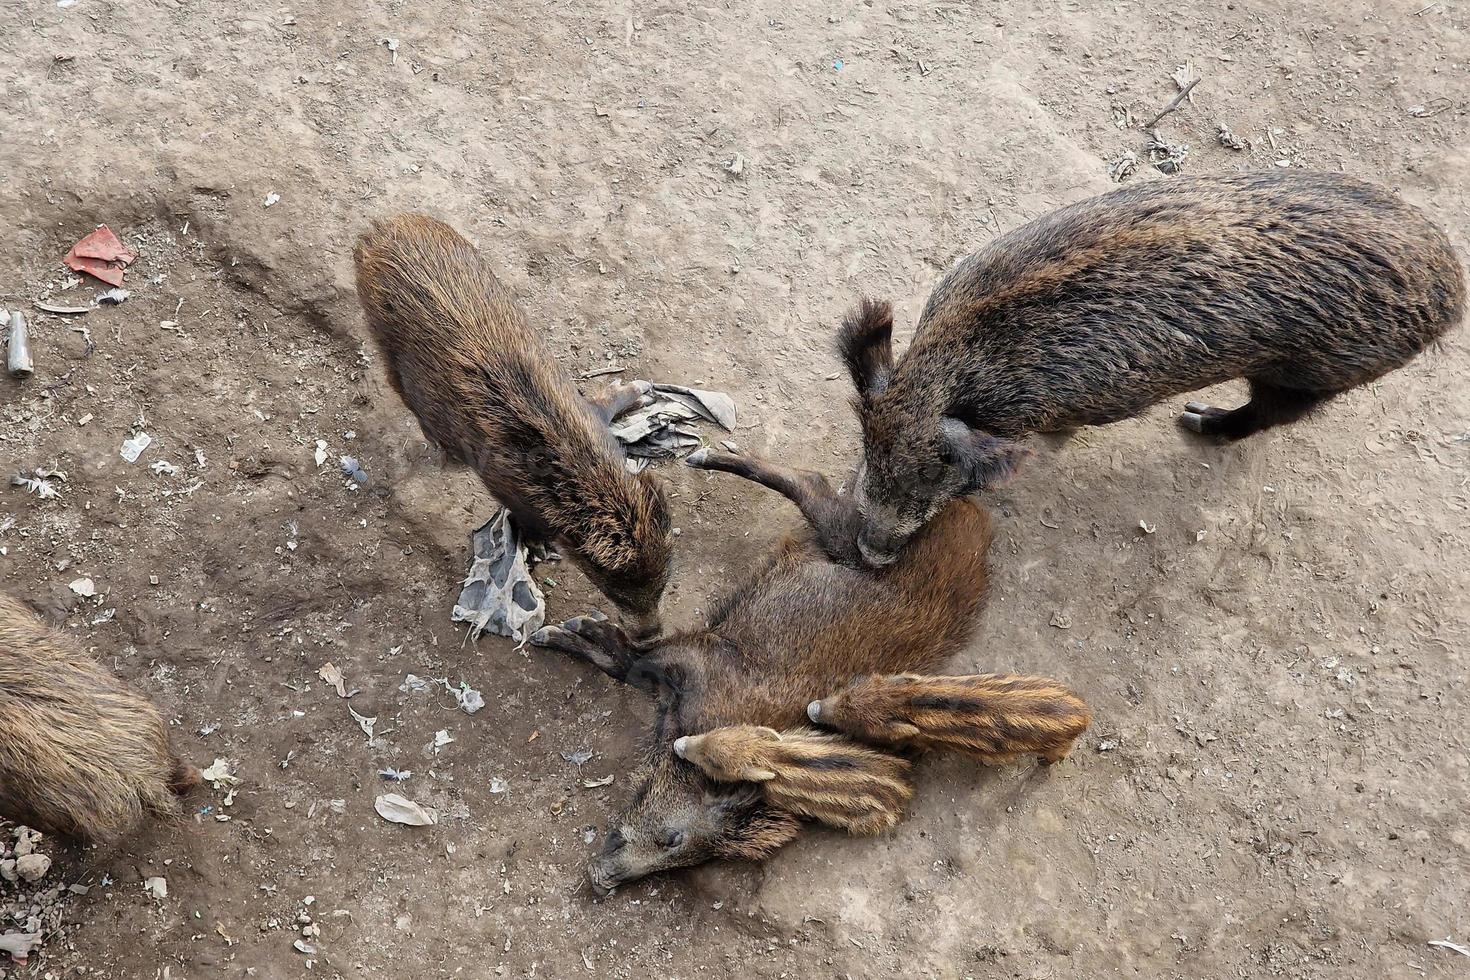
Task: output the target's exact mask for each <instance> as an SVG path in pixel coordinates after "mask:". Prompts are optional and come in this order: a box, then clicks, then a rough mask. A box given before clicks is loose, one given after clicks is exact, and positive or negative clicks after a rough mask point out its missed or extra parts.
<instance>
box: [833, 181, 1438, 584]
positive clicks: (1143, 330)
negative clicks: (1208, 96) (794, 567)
mask: <svg viewBox="0 0 1470 980" xmlns="http://www.w3.org/2000/svg"><path fill="white" fill-rule="evenodd" d="M1465 303H1466V285H1465V275H1464V271H1463V269H1462V268H1461V264H1460V261H1459V259H1458V258H1457V257H1456V255H1455V252H1454V249H1453V248H1452V247H1451V245H1450V242H1449V240H1448V239H1447V238H1446V236H1445V234H1444V233H1443V232H1442V231H1441V230H1440V229H1439V228H1438V227H1437V226H1436V225H1435V224H1434V223H1433V222H1432V221H1430V220H1429V219H1428V218H1427V217H1426V216H1425V215H1424V214H1423V212H1421V211H1420V210H1418V209H1417V208H1414V207H1412V206H1410V205H1408V204H1406V203H1405V202H1404V201H1403V200H1401V199H1399V198H1398V197H1396V196H1394V195H1393V194H1392V193H1390V192H1389V191H1387V190H1385V189H1383V188H1380V187H1377V186H1374V185H1372V184H1368V183H1365V182H1363V181H1359V180H1356V179H1353V178H1350V177H1346V176H1343V175H1339V174H1323V173H1307V172H1301V171H1295V170H1293V171H1289V172H1288V171H1279V170H1277V171H1269V172H1262V173H1241V174H1229V175H1212V176H1201V177H1189V178H1179V179H1175V180H1154V181H1146V182H1142V183H1139V184H1136V185H1134V186H1130V187H1127V188H1124V189H1121V190H1117V191H1114V192H1112V193H1110V194H1104V195H1102V196H1100V197H1095V198H1092V199H1089V200H1085V201H1080V202H1077V203H1075V204H1070V205H1068V206H1066V207H1063V208H1061V209H1059V210H1057V211H1056V212H1054V213H1052V214H1049V215H1046V216H1044V217H1041V218H1038V219H1037V220H1035V221H1032V222H1031V223H1029V224H1027V225H1024V226H1023V227H1021V228H1018V229H1016V230H1014V231H1011V232H1009V233H1007V234H1006V235H1003V236H1002V237H1000V238H998V239H996V240H994V241H993V242H991V243H990V244H988V245H987V246H986V247H985V248H983V249H982V250H980V251H979V252H977V253H976V254H974V255H972V256H970V257H969V258H967V259H965V260H964V261H962V262H960V263H959V264H958V265H957V266H955V268H954V269H953V270H951V271H950V272H949V273H948V274H947V275H946V276H945V277H944V278H943V280H941V281H940V283H939V284H938V285H937V286H935V288H934V291H933V293H932V294H931V295H930V297H929V301H928V303H927V304H926V305H925V307H924V310H923V313H922V315H921V316H920V318H919V323H918V326H917V328H916V331H915V334H914V339H913V343H912V344H910V346H909V348H908V350H907V351H905V352H904V355H903V357H902V358H900V359H899V360H898V362H897V364H896V366H895V367H894V368H893V369H892V370H891V371H889V372H886V373H885V374H884V379H885V380H884V384H883V385H881V386H880V387H873V386H872V385H871V381H870V378H871V374H872V372H871V371H870V370H868V368H867V367H866V361H854V359H853V358H852V357H851V356H848V357H847V358H846V359H847V360H848V363H849V366H850V367H851V368H852V373H853V380H854V384H855V385H856V386H857V388H858V391H859V393H860V395H861V398H860V403H859V413H860V415H861V423H862V430H863V459H864V464H865V465H864V466H863V468H862V471H863V472H862V477H861V479H860V481H859V484H858V486H857V488H856V492H857V493H858V494H859V496H861V497H862V498H863V500H864V516H865V528H864V538H863V543H864V545H865V546H866V547H867V551H868V553H870V554H873V555H876V556H879V557H880V558H881V557H883V556H888V557H891V555H892V554H894V553H896V551H897V548H898V547H899V546H900V545H901V544H902V542H903V540H904V539H905V538H907V536H908V535H909V534H912V533H913V531H914V530H915V529H916V528H917V527H919V526H920V525H922V524H923V522H924V521H925V520H928V519H929V517H930V516H932V514H933V513H934V510H935V508H936V507H937V506H938V505H939V504H942V503H943V502H944V501H945V500H948V499H952V498H953V497H956V496H963V495H965V494H968V493H971V492H973V491H975V490H977V489H982V488H984V487H985V486H988V485H991V484H992V483H994V482H996V481H998V480H1000V479H1003V478H1004V476H1005V475H1006V474H1007V473H1008V472H1009V470H1010V468H1011V467H1012V466H1013V465H1014V463H1015V459H1014V455H1013V449H1012V446H1011V443H1012V441H1013V440H1019V439H1021V438H1023V437H1025V436H1027V435H1028V434H1030V433H1033V432H1065V431H1068V430H1071V429H1074V428H1077V427H1079V426H1084V425H1104V424H1107V423H1111V422H1116V421H1119V420H1121V419H1126V418H1130V417H1132V416H1134V415H1137V414H1139V413H1140V412H1142V411H1144V410H1145V409H1147V408H1148V407H1149V406H1150V405H1153V404H1155V403H1156V402H1159V401H1161V400H1163V399H1165V398H1169V397H1171V396H1174V395H1178V394H1182V393H1184V392H1189V391H1195V390H1197V389H1200V388H1204V387H1207V386H1209V385H1213V384H1217V383H1220V382H1223V381H1228V380H1231V379H1235V378H1244V379H1247V380H1248V381H1249V382H1250V385H1251V400H1250V402H1249V403H1247V404H1246V405H1244V406H1242V407H1240V408H1238V409H1234V410H1229V411H1227V410H1225V409H1220V408H1214V407H1211V406H1199V407H1198V408H1194V407H1191V408H1190V409H1189V410H1188V411H1187V412H1186V414H1185V415H1184V416H1182V417H1181V421H1182V422H1183V423H1184V424H1186V425H1187V426H1189V427H1190V428H1192V429H1194V430H1195V431H1198V432H1202V433H1204V434H1207V435H1212V436H1219V437H1222V438H1227V439H1239V438H1243V437H1245V436H1249V435H1251V434H1253V433H1255V432H1259V431H1262V430H1264V429H1268V428H1271V427H1273V426H1277V425H1284V424H1287V423H1290V422H1294V421H1296V420H1298V419H1301V418H1303V417H1305V416H1307V415H1308V414H1310V413H1311V412H1313V411H1315V410H1316V409H1317V408H1319V407H1321V406H1322V405H1324V404H1325V403H1326V402H1327V401H1328V400H1330V399H1332V398H1334V397H1336V396H1337V395H1339V394H1341V393H1343V392H1346V391H1348V390H1350V389H1352V388H1354V387H1357V386H1359V385H1363V384H1366V383H1368V382H1370V381H1373V380H1375V379H1377V378H1379V377H1382V376H1383V375H1385V374H1387V373H1388V372H1390V371H1393V370H1395V369H1396V368H1399V367H1402V366H1403V365H1405V364H1407V363H1409V362H1410V361H1411V360H1412V359H1413V358H1414V357H1416V356H1417V355H1418V354H1419V353H1420V352H1421V351H1423V350H1424V349H1425V348H1426V347H1427V346H1429V345H1431V344H1432V343H1434V342H1435V341H1436V340H1437V339H1438V338H1440V337H1442V336H1443V335H1444V334H1445V333H1446V331H1448V330H1450V329H1451V328H1452V327H1454V326H1455V325H1456V324H1457V323H1459V322H1460V321H1461V319H1462V318H1463V316H1464V311H1465ZM857 319H859V320H860V319H861V316H859V317H858V318H857ZM847 336H848V330H847V329H846V328H844V331H843V338H844V343H846V342H847V341H846V338H847ZM884 356H885V354H884V353H879V354H873V353H868V354H865V358H866V359H867V360H882V358H883V357H884ZM886 356H887V357H890V358H891V356H892V355H891V354H886ZM1008 457H1009V458H1008Z"/></svg>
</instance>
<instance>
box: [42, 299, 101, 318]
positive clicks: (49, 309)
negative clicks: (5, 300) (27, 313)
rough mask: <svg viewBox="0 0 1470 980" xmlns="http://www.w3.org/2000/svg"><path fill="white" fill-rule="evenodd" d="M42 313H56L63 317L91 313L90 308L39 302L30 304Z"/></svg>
mask: <svg viewBox="0 0 1470 980" xmlns="http://www.w3.org/2000/svg"><path fill="white" fill-rule="evenodd" d="M31 305H32V306H34V307H35V308H36V309H38V310H40V311H41V312H42V313H58V314H61V315H64V316H74V315H76V314H79V313H91V312H92V308H91V307H90V306H58V305H57V304H55V303H43V302H41V301H40V300H37V301H36V302H34V303H32V304H31Z"/></svg>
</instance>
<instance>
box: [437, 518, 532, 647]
mask: <svg viewBox="0 0 1470 980" xmlns="http://www.w3.org/2000/svg"><path fill="white" fill-rule="evenodd" d="M470 540H471V544H472V549H473V552H474V558H473V560H472V561H471V563H470V573H469V574H468V575H467V576H465V580H464V588H462V589H461V590H460V593H459V601H458V602H456V603H455V604H454V610H453V611H452V612H451V613H450V614H449V618H450V619H452V620H453V621H454V622H456V623H469V624H470V639H472V640H478V639H479V638H480V634H482V633H486V632H489V633H495V634H498V635H499V636H508V637H510V638H511V639H514V640H516V641H521V640H524V639H525V638H526V637H528V636H530V635H531V634H532V633H534V632H536V631H537V630H539V629H540V628H541V625H542V624H543V623H544V622H545V621H546V599H545V598H544V597H543V596H542V595H541V589H540V587H539V586H538V585H537V584H536V580H535V579H533V578H531V569H530V566H529V565H528V564H527V562H526V546H525V545H524V544H523V543H522V541H521V534H520V530H519V529H518V528H517V527H516V526H515V523H514V522H513V521H512V520H511V517H510V511H508V510H506V509H505V508H504V507H502V508H500V509H499V510H497V511H496V512H495V513H494V514H493V515H491V517H490V520H488V521H486V522H485V524H484V526H482V527H481V528H480V529H479V530H477V531H476V532H475V533H474V536H473V537H472V538H471V539H470Z"/></svg>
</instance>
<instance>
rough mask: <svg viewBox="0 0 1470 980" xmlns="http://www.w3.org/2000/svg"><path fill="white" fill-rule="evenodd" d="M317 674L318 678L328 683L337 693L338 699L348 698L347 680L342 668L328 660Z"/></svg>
mask: <svg viewBox="0 0 1470 980" xmlns="http://www.w3.org/2000/svg"><path fill="white" fill-rule="evenodd" d="M316 673H317V676H318V677H320V678H321V679H322V680H324V681H326V682H327V684H329V685H330V686H331V687H332V688H333V689H334V690H335V691H336V692H337V697H339V698H345V697H347V678H345V677H343V676H342V669H341V668H340V667H338V666H337V665H336V664H334V663H332V662H331V661H330V660H328V661H327V662H326V663H324V664H322V667H321V670H318V671H317V672H316Z"/></svg>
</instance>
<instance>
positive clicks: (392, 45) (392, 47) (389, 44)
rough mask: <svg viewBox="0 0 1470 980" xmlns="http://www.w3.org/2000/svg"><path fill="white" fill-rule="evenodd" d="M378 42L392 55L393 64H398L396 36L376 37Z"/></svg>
mask: <svg viewBox="0 0 1470 980" xmlns="http://www.w3.org/2000/svg"><path fill="white" fill-rule="evenodd" d="M378 43H379V44H381V45H383V46H384V47H385V48H387V49H388V51H389V53H390V54H392V55H393V64H395V65H396V64H398V38H396V37H380V38H378Z"/></svg>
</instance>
